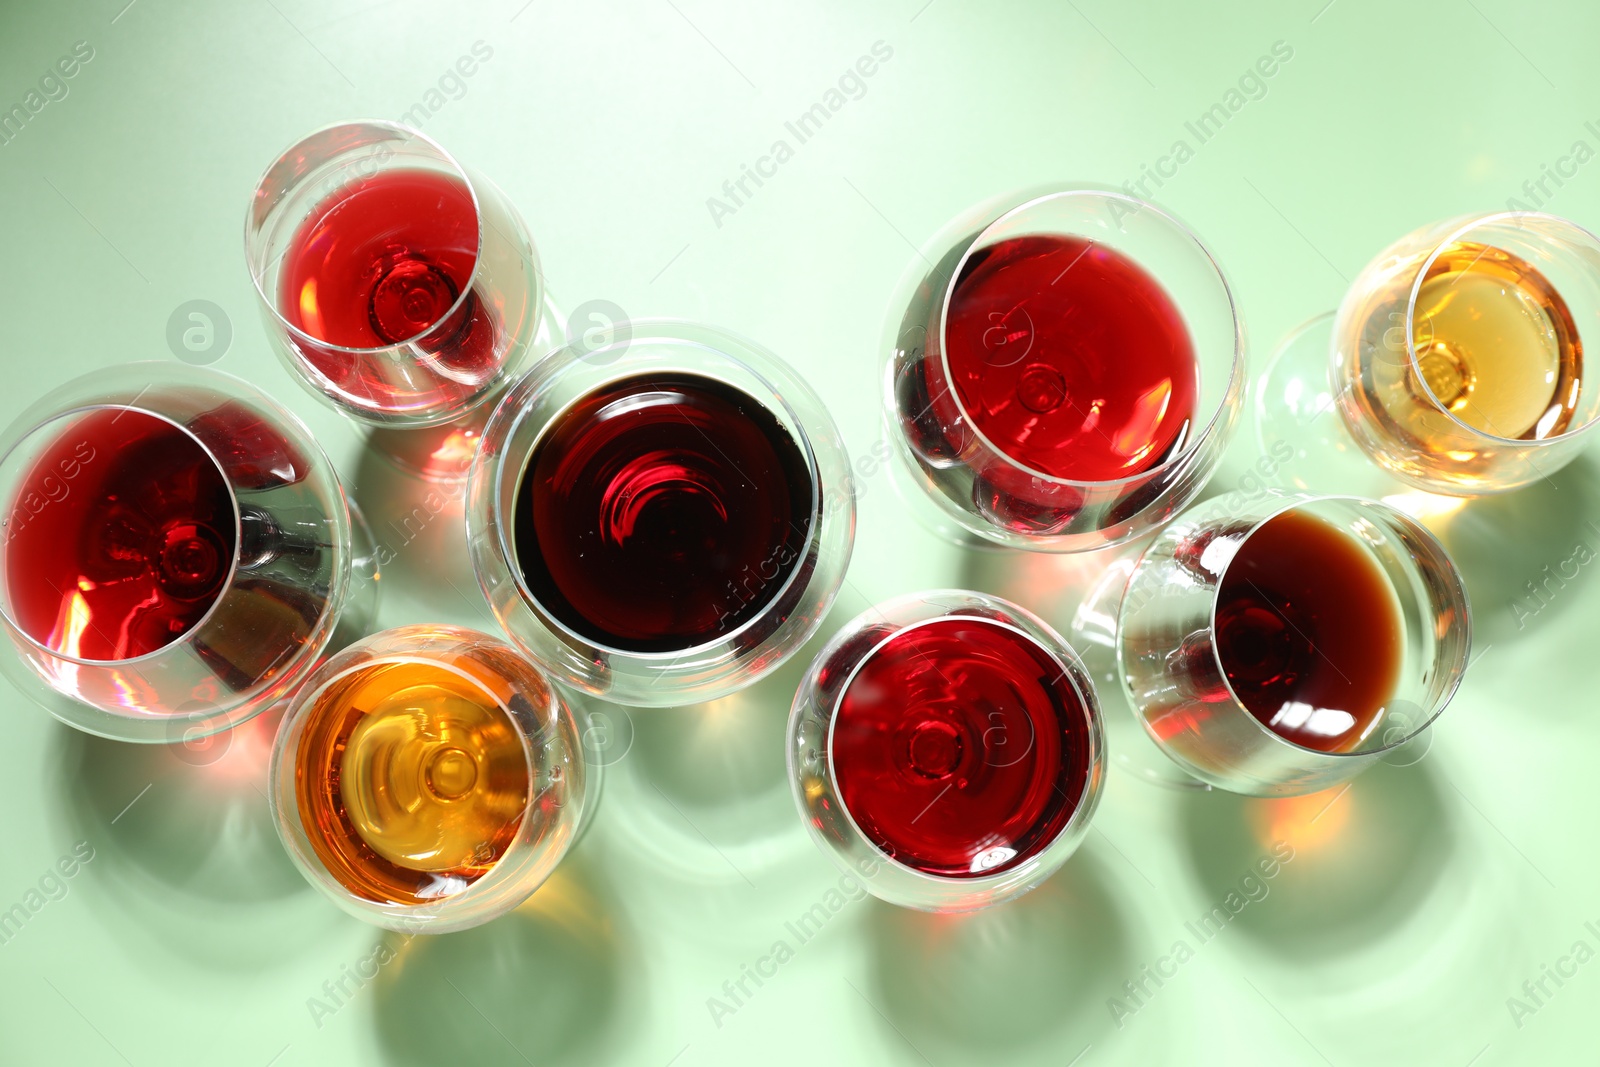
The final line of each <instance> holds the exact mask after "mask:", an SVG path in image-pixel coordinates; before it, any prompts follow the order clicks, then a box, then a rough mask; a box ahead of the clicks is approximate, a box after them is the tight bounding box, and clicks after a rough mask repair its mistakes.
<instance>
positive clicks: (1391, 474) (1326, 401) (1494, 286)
mask: <svg viewBox="0 0 1600 1067" xmlns="http://www.w3.org/2000/svg"><path fill="white" fill-rule="evenodd" d="M1584 336H1589V337H1595V336H1600V238H1596V237H1595V235H1594V234H1592V233H1590V232H1589V231H1588V230H1586V229H1584V228H1583V227H1581V226H1578V225H1577V224H1576V223H1573V222H1570V221H1568V220H1567V219H1563V218H1559V217H1557V216H1555V215H1547V214H1543V213H1541V212H1536V211H1500V212H1493V213H1490V214H1480V215H1470V216H1463V217H1459V218H1452V219H1447V220H1445V221H1443V222H1437V223H1433V224H1431V225H1428V226H1423V227H1420V228H1419V229H1417V230H1414V231H1412V232H1411V233H1409V234H1407V235H1406V236H1404V237H1402V238H1401V239H1400V240H1398V241H1396V242H1395V243H1394V244H1393V245H1391V246H1389V247H1388V248H1387V249H1385V250H1384V251H1382V252H1380V253H1379V254H1378V255H1377V257H1376V258H1374V259H1373V260H1372V262H1371V263H1369V264H1367V266H1366V268H1365V269H1363V270H1362V272H1361V274H1360V275H1359V276H1358V277H1357V278H1356V280H1355V281H1354V282H1353V283H1352V284H1351V286H1350V288H1349V290H1348V291H1347V292H1346V293H1345V295H1344V299H1343V300H1342V301H1341V302H1340V304H1339V309H1338V312H1337V313H1336V314H1329V315H1323V316H1319V317H1318V318H1316V319H1313V320H1312V321H1311V322H1309V323H1307V324H1306V325H1304V326H1302V327H1301V328H1300V329H1298V330H1296V331H1295V332H1294V333H1293V334H1292V335H1291V336H1290V337H1289V338H1288V339H1287V340H1286V341H1285V342H1284V343H1283V345H1282V346H1280V348H1279V351H1278V354H1277V355H1276V357H1275V358H1274V360H1273V363H1272V365H1271V367H1270V369H1269V370H1268V371H1267V373H1266V375H1265V376H1264V377H1263V380H1262V385H1261V389H1260V391H1259V392H1258V394H1257V404H1258V406H1259V412H1258V415H1259V417H1258V420H1257V426H1258V433H1259V435H1260V438H1261V443H1262V446H1263V450H1266V449H1267V448H1269V447H1272V446H1275V445H1277V444H1278V443H1279V442H1288V443H1289V445H1291V446H1293V447H1294V448H1295V450H1296V452H1295V455H1296V457H1297V458H1300V459H1303V458H1304V457H1306V456H1307V455H1310V454H1316V455H1317V456H1318V458H1319V463H1320V469H1319V470H1318V471H1317V473H1318V474H1320V475H1321V478H1320V479H1318V478H1316V475H1315V474H1313V473H1312V471H1310V470H1308V468H1307V465H1305V464H1303V463H1295V464H1291V465H1290V471H1289V473H1290V476H1291V477H1292V478H1293V480H1294V481H1295V483H1296V484H1298V485H1299V486H1300V487H1302V488H1306V487H1311V486H1313V485H1315V486H1316V487H1324V486H1325V487H1329V488H1331V487H1334V486H1341V487H1344V488H1346V489H1348V488H1350V487H1358V488H1360V489H1361V490H1362V491H1363V492H1366V493H1368V494H1369V495H1374V496H1376V495H1380V494H1382V493H1384V492H1385V491H1392V490H1398V489H1401V488H1412V489H1421V490H1424V491H1426V492H1430V493H1440V494H1446V495H1449V496H1457V497H1470V496H1478V495H1481V494H1486V493H1499V492H1505V491H1507V490H1511V489H1516V488H1519V487H1521V486H1524V485H1527V484H1529V483H1530V482H1532V481H1534V480H1536V479H1538V478H1544V477H1548V476H1549V475H1551V474H1553V473H1554V472H1555V471H1557V470H1559V469H1560V468H1561V467H1562V466H1564V465H1565V464H1567V463H1569V462H1571V460H1572V459H1573V458H1574V457H1575V456H1577V455H1578V453H1579V452H1581V451H1582V449H1583V448H1584V447H1585V446H1586V445H1587V444H1588V443H1589V441H1590V440H1591V439H1592V436H1593V435H1592V433H1591V427H1593V426H1594V425H1595V422H1596V421H1597V420H1596V415H1597V414H1600V391H1597V390H1595V389H1591V388H1585V387H1583V382H1584V373H1585V368H1584V366H1583V343H1582V338H1583V337H1584ZM1329 411H1337V412H1338V418H1337V419H1329V418H1324V417H1323V416H1324V415H1325V414H1326V413H1327V412H1329ZM1324 457H1327V458H1326V459H1324ZM1374 463H1375V464H1377V467H1376V468H1374V467H1373V466H1372V464H1374ZM1314 479H1315V480H1314Z"/></svg>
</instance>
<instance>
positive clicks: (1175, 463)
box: [939, 185, 1246, 489]
mask: <svg viewBox="0 0 1600 1067" xmlns="http://www.w3.org/2000/svg"><path fill="white" fill-rule="evenodd" d="M1069 197H1095V198H1099V199H1102V200H1119V201H1124V202H1126V203H1128V204H1132V205H1133V210H1132V211H1130V212H1129V214H1135V213H1140V212H1145V211H1149V212H1153V213H1154V214H1155V215H1157V216H1158V217H1160V218H1161V219H1163V220H1164V221H1165V222H1166V223H1167V224H1168V225H1170V226H1171V227H1172V228H1173V229H1174V230H1175V231H1176V232H1177V233H1178V234H1179V235H1180V236H1181V237H1183V238H1185V239H1187V240H1188V241H1189V242H1190V243H1192V244H1193V245H1194V247H1195V248H1197V249H1199V251H1200V254H1201V255H1202V256H1204V257H1205V260H1206V262H1207V263H1208V264H1209V265H1210V266H1211V269H1212V271H1214V272H1215V274H1216V280H1217V282H1218V284H1220V285H1221V286H1222V293H1223V296H1224V298H1225V299H1226V301H1227V305H1228V317H1229V319H1230V320H1231V321H1232V322H1233V359H1232V362H1231V366H1230V368H1229V372H1228V380H1227V382H1226V383H1225V385H1224V387H1223V390H1222V393H1221V395H1220V398H1219V399H1218V401H1217V404H1216V407H1215V410H1213V411H1211V412H1210V417H1209V418H1207V419H1206V422H1205V425H1204V427H1202V428H1201V429H1199V430H1198V432H1196V433H1194V434H1192V435H1191V436H1190V439H1189V440H1188V441H1187V442H1186V443H1185V444H1184V446H1183V447H1182V448H1181V449H1179V450H1178V451H1177V452H1176V453H1175V454H1173V455H1171V456H1169V457H1167V458H1166V459H1164V460H1162V461H1161V462H1160V463H1157V464H1155V465H1153V466H1151V467H1147V468H1146V469H1144V470H1142V471H1139V472H1138V473H1136V474H1130V475H1127V476H1126V477H1123V478H1113V479H1110V480H1107V481H1099V482H1092V481H1082V480H1079V479H1074V478H1061V477H1058V476H1056V475H1053V474H1047V473H1046V472H1044V471H1041V470H1039V469H1037V468H1035V467H1030V466H1028V465H1027V464H1026V463H1022V462H1020V461H1018V460H1017V459H1015V458H1013V457H1012V456H1011V455H1010V454H1008V453H1007V452H1006V451H1005V450H1004V449H1002V448H1000V447H998V446H997V445H996V444H995V443H994V442H993V441H991V440H990V439H989V437H988V435H986V434H985V433H984V432H983V431H982V430H980V429H979V428H978V425H977V423H976V421H975V420H974V419H973V418H972V416H971V414H970V413H969V412H968V411H967V406H966V405H965V404H964V403H963V402H962V400H961V396H960V391H959V390H958V389H956V388H955V385H954V384H953V383H954V381H955V379H954V377H953V376H952V375H951V372H950V347H949V345H947V344H946V343H945V335H946V333H947V329H948V319H949V314H950V299H951V297H953V296H954V295H955V287H956V283H957V282H958V281H960V280H961V275H962V270H963V268H965V266H966V265H967V261H968V260H969V259H971V258H972V256H973V254H974V253H975V252H978V251H981V250H982V249H983V248H984V247H987V246H986V245H983V244H982V242H983V241H984V238H985V237H987V236H988V235H989V234H990V233H991V232H992V231H993V230H994V229H995V228H996V227H998V226H999V225H1000V224H1001V223H1003V222H1006V221H1007V220H1009V219H1012V218H1014V217H1015V216H1017V215H1020V214H1022V213H1024V212H1027V211H1030V210H1032V209H1034V208H1037V207H1038V206H1039V205H1040V204H1043V203H1045V202H1046V201H1050V200H1060V199H1067V198H1069ZM1157 281H1159V279H1157ZM1185 328H1186V329H1187V323H1186V324H1185ZM1244 349H1245V339H1244V321H1243V319H1242V318H1241V317H1240V315H1239V304H1238V301H1237V300H1236V299H1235V298H1234V295H1233V287H1232V286H1231V285H1229V284H1228V277H1227V275H1226V274H1225V273H1224V272H1223V269H1222V264H1221V263H1219V262H1218V261H1217V257H1216V256H1215V255H1214V254H1212V251H1211V248H1210V246H1209V245H1207V244H1206V243H1205V242H1204V241H1203V240H1201V239H1200V236H1199V234H1197V233H1195V232H1194V230H1193V229H1191V228H1190V227H1189V226H1188V225H1187V224H1185V223H1184V222H1183V221H1182V220H1180V219H1178V218H1177V217H1176V216H1175V215H1173V214H1172V213H1171V212H1169V211H1166V210H1164V209H1162V208H1160V207H1158V206H1156V205H1155V204H1154V203H1152V202H1150V201H1148V200H1141V199H1140V198H1138V197H1136V196H1129V195H1128V194H1127V193H1124V192H1120V191H1118V190H1115V189H1109V188H1100V187H1097V186H1093V185H1079V186H1074V187H1071V188H1067V189H1057V190H1055V191H1052V192H1046V193H1041V194H1039V195H1037V196H1033V197H1030V198H1029V199H1027V200H1025V201H1023V202H1022V203H1020V204H1018V205H1016V206H1015V207H1012V208H1010V209H1008V210H1006V211H1004V212H1002V213H1001V214H1000V215H998V216H996V217H995V218H994V219H991V220H990V221H989V222H988V223H987V224H986V225H985V226H984V227H983V229H981V230H979V231H978V232H977V233H976V234H974V235H973V236H972V238H971V239H970V240H969V241H968V244H967V248H966V251H964V252H963V253H962V254H961V258H960V260H958V261H957V263H956V265H955V267H954V268H953V269H952V270H951V272H950V280H949V281H948V282H947V283H946V285H945V291H944V295H943V296H942V297H941V298H940V301H939V366H940V369H941V370H942V371H943V373H944V378H945V381H946V382H950V383H952V384H951V385H950V386H949V389H948V391H949V394H950V399H951V401H952V403H954V404H955V406H956V411H957V413H958V414H959V415H960V416H961V418H962V420H963V421H964V422H965V423H966V427H965V428H966V430H967V431H968V432H970V433H971V434H972V436H973V437H974V438H975V439H976V440H977V441H978V443H979V444H981V445H982V446H983V448H984V449H985V450H986V451H987V452H989V453H991V454H993V455H994V456H996V457H997V458H998V459H999V460H1000V461H1001V462H1003V463H1005V464H1006V465H1008V466H1010V467H1011V468H1013V469H1015V470H1018V471H1021V472H1022V473H1023V474H1026V475H1028V476H1029V477H1031V478H1036V479H1038V480H1039V481H1041V482H1044V483H1046V484H1048V485H1058V486H1063V487H1067V488H1073V489H1089V488H1097V489H1106V488H1111V489H1121V488H1125V487H1128V486H1134V485H1142V484H1144V483H1145V482H1147V481H1150V480H1153V479H1154V478H1155V477H1156V476H1158V475H1161V474H1163V473H1165V472H1167V471H1168V470H1170V469H1176V468H1178V467H1179V466H1181V465H1182V464H1184V463H1187V462H1189V461H1190V460H1191V459H1192V458H1193V456H1194V455H1195V454H1196V453H1197V452H1198V451H1199V450H1200V447H1201V445H1203V444H1204V443H1205V441H1206V440H1207V439H1208V438H1209V437H1210V436H1211V435H1212V433H1214V432H1215V431H1216V429H1217V427H1218V425H1219V423H1221V421H1222V419H1223V417H1224V415H1225V414H1226V413H1227V409H1228V397H1229V396H1231V395H1233V393H1234V391H1235V390H1236V389H1237V388H1238V386H1239V384H1240V381H1241V379H1242V377H1243V376H1244V374H1245V373H1246V367H1245V356H1244ZM1199 369H1200V368H1199V365H1198V361H1197V362H1196V367H1195V370H1196V379H1197V380H1198V377H1199V373H1198V372H1199ZM1197 421H1198V420H1197Z"/></svg>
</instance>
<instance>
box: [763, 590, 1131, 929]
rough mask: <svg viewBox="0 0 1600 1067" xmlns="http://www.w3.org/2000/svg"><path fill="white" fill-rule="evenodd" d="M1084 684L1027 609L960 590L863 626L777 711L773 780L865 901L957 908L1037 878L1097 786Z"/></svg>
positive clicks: (1091, 805)
mask: <svg viewBox="0 0 1600 1067" xmlns="http://www.w3.org/2000/svg"><path fill="white" fill-rule="evenodd" d="M1104 758H1105V745H1104V741H1103V740H1102V736H1101V727H1100V710H1099V705H1098V703H1097V701H1096V697H1095V691H1094V685H1093V684H1092V683H1091V682H1090V680H1089V676H1088V675H1087V674H1086V673H1085V671H1084V669H1083V665H1082V663H1081V661H1080V660H1079V659H1078V656H1077V654H1076V653H1075V652H1074V651H1073V650H1072V649H1071V648H1070V647H1069V646H1067V644H1066V643H1065V642H1063V641H1062V640H1061V638H1060V637H1059V636H1057V635H1056V634H1055V632H1054V631H1052V630H1051V629H1050V628H1049V627H1048V626H1046V625H1045V624H1044V623H1043V622H1042V621H1040V620H1039V619H1038V618H1036V617H1035V616H1033V615H1032V614H1030V613H1028V612H1027V611H1024V610H1023V609H1022V608H1019V607H1017V606H1016V605H1015V604H1012V603H1009V602H1008V601H1005V600H1002V599H1000V598H999V597H994V596H989V595H987V594H983V593H973V592H967V591H964V590H952V589H946V590H936V591H932V592H926V593H917V594H913V595H910V596H903V597H899V598H897V599H894V600H891V601H888V602H886V603H884V604H880V605H878V606H877V607H875V608H871V609H869V610H868V611H866V612H864V613H862V614H861V615H860V616H858V617H857V618H855V619H854V620H852V621H851V622H850V623H848V624H847V625H846V626H845V627H844V628H843V629H842V630H840V631H839V632H838V633H837V634H835V635H834V637H833V639H832V640H830V641H829V642H828V644H827V646H826V647H825V648H824V649H823V650H822V651H821V652H820V653H819V654H818V655H817V657H816V659H814V660H813V661H812V663H811V667H810V669H809V670H808V671H807V672H806V675H805V679H804V680H803V681H802V682H801V685H800V689H799V691H798V692H797V693H796V694H795V699H794V706H793V709H792V710H791V712H790V714H789V730H788V769H789V783H790V786H791V787H792V789H793V792H794V799H795V804H796V806H797V807H798V808H799V811H800V816H801V818H802V820H804V822H805V824H806V828H807V829H808V830H809V831H810V832H811V836H812V838H813V839H815V841H816V842H817V844H818V846H819V847H820V848H821V849H822V850H823V852H825V853H827V854H828V856H829V857H830V858H831V859H832V860H833V861H834V862H835V863H836V864H837V865H838V866H839V867H840V868H841V869H842V870H844V871H846V872H848V873H849V874H850V875H851V876H853V877H855V878H857V879H858V880H859V881H860V882H861V883H862V885H863V887H864V888H865V889H866V890H867V891H868V892H870V893H872V894H873V895H875V896H877V897H879V898H881V899H883V900H885V901H888V902H889V903H891V904H898V905H901V906H903V907H910V908H919V909H922V910H925V911H970V910H973V909H976V908H982V907H987V906H989V905H991V904H997V903H999V902H1001V901H1004V900H1009V899H1011V898H1013V897H1016V896H1019V895H1021V894H1022V893H1025V892H1027V891H1028V890H1029V889H1032V888H1033V887H1034V886H1036V885H1038V884H1039V883H1040V882H1042V881H1044V880H1045V879H1046V878H1048V877H1049V876H1050V875H1051V874H1052V873H1054V872H1055V871H1056V870H1057V869H1058V868H1060V866H1061V865H1062V864H1063V863H1065V862H1066V860H1067V857H1068V856H1070V855H1071V854H1072V852H1073V850H1074V849H1076V848H1077V847H1078V844H1079V842H1080V841H1081V840H1082V838H1083V835H1084V834H1085V833H1087V832H1088V828H1089V820H1090V818H1091V817H1092V816H1093V814H1094V809H1095V806H1096V805H1097V804H1098V803H1099V799H1100V789H1101V786H1102V784H1103V782H1104Z"/></svg>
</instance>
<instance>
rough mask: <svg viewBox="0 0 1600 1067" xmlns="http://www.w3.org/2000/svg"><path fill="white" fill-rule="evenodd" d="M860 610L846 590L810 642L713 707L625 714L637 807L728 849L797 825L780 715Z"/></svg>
mask: <svg viewBox="0 0 1600 1067" xmlns="http://www.w3.org/2000/svg"><path fill="white" fill-rule="evenodd" d="M866 607H867V605H866V604H865V603H864V602H862V601H861V600H860V598H859V597H858V596H856V595H855V594H854V593H853V592H852V591H851V590H850V588H849V587H848V586H846V587H845V588H844V590H842V591H841V593H840V595H839V598H838V600H836V601H835V602H834V605H833V608H832V610H831V611H830V612H829V613H828V616H827V618H826V619H825V620H824V623H823V626H822V627H821V628H820V629H819V630H818V631H817V633H816V634H815V635H813V636H812V638H811V640H809V641H807V642H806V643H805V645H803V646H801V648H800V649H799V650H798V651H796V652H795V654H794V655H793V656H791V657H790V658H789V659H788V660H787V661H786V662H785V663H784V664H783V665H782V666H780V667H779V668H778V669H777V670H775V671H774V672H773V673H772V674H770V675H768V676H767V677H765V678H763V679H762V680H761V681H759V682H757V683H755V684H754V685H752V686H750V687H748V688H746V689H742V690H740V691H739V692H737V693H733V694H730V695H729V696H726V697H722V698H721V699H718V700H713V701H709V702H705V703H700V704H690V705H687V706H684V707H681V708H667V709H660V710H635V711H633V712H631V717H632V722H633V730H634V741H633V748H632V750H631V752H630V753H629V754H628V757H627V761H628V762H629V763H630V764H631V765H630V766H629V767H628V768H627V771H628V773H629V774H630V775H631V776H634V777H636V778H638V779H640V780H641V784H643V785H644V786H645V788H644V789H642V790H640V791H639V798H640V799H642V800H643V801H644V802H645V803H649V802H650V801H652V800H654V801H657V802H659V801H662V800H664V801H665V802H666V804H667V806H669V807H670V808H672V809H676V813H674V812H673V811H670V810H669V811H668V812H666V813H665V814H666V818H665V819H664V822H663V825H670V826H678V827H681V826H682V822H683V819H685V818H687V819H688V820H689V821H690V822H691V823H693V824H694V827H695V829H696V830H698V834H697V835H696V837H697V839H698V836H699V835H704V836H706V837H709V838H710V839H712V840H714V841H717V842H718V843H719V844H721V845H725V846H726V845H732V846H735V847H738V846H743V845H749V844H755V843H759V842H761V841H765V840H768V839H770V838H773V837H775V836H784V835H788V834H789V833H790V832H791V831H792V830H793V829H794V828H795V827H796V826H797V825H798V823H797V821H796V820H797V816H796V815H795V810H794V803H793V801H792V800H791V799H790V797H789V784H788V771H787V768H786V766H785V762H784V753H785V750H786V748H787V743H786V741H785V732H786V731H787V729H788V722H789V708H790V705H791V704H793V702H794V695H795V690H796V689H797V688H798V687H799V685H800V682H801V679H802V678H803V677H804V676H805V673H806V671H807V670H808V669H809V668H810V666H811V661H812V659H813V658H814V657H815V656H816V655H817V653H818V652H820V651H821V650H822V646H823V645H824V644H826V643H827V640H828V638H829V637H831V636H832V634H833V632H834V631H835V630H837V629H838V627H839V626H841V625H843V624H844V623H846V622H848V621H849V620H850V619H852V618H854V617H855V616H856V615H857V614H859V613H860V612H861V611H863V610H865V609H866ZM690 832H693V831H690ZM742 866H743V865H742V864H741V867H742Z"/></svg>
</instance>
